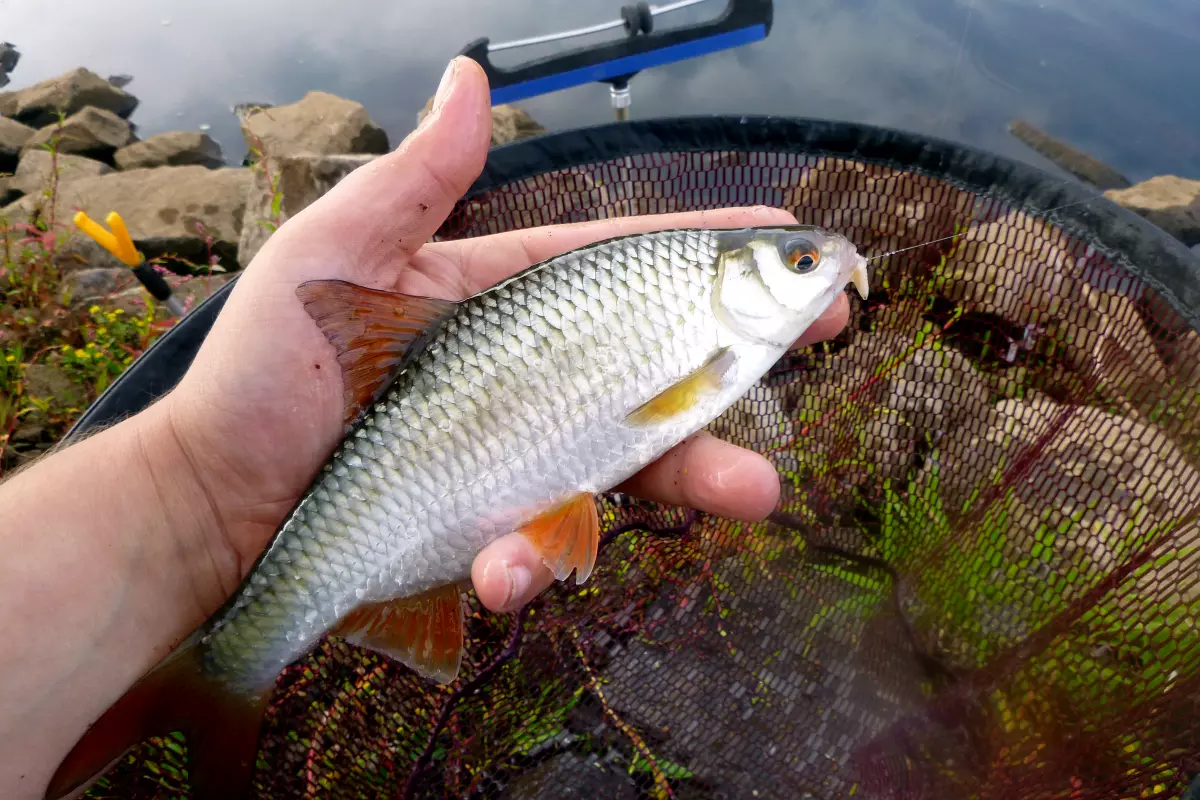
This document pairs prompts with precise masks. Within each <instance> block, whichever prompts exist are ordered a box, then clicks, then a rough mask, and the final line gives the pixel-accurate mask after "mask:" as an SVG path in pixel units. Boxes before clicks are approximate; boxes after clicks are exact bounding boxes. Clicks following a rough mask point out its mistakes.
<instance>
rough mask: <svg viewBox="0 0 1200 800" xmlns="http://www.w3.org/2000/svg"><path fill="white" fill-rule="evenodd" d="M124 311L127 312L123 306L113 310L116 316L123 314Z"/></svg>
mask: <svg viewBox="0 0 1200 800" xmlns="http://www.w3.org/2000/svg"><path fill="white" fill-rule="evenodd" d="M124 313H125V309H123V308H118V309H117V310H115V311H113V316H114V317H119V316H121V315H122V314H124Z"/></svg>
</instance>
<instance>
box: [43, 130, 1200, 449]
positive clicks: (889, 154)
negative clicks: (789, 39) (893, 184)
mask: <svg viewBox="0 0 1200 800" xmlns="http://www.w3.org/2000/svg"><path fill="white" fill-rule="evenodd" d="M720 150H725V151H742V152H776V153H803V154H807V155H822V156H829V157H837V158H847V159H853V160H856V161H862V162H867V163H874V164H879V165H884V166H889V167H893V168H896V169H901V170H905V171H909V172H917V173H920V174H924V175H928V176H930V177H935V178H938V179H940V180H944V181H947V182H949V183H951V184H954V185H956V186H957V187H958V188H960V189H963V190H965V191H969V192H972V193H974V194H981V195H991V196H995V197H998V198H1000V199H1002V200H1004V201H1005V202H1007V203H1008V204H1009V205H1011V206H1013V207H1017V208H1022V209H1024V210H1026V211H1028V212H1029V213H1031V214H1034V215H1036V216H1039V217H1042V218H1044V219H1047V220H1050V221H1052V222H1054V223H1055V224H1056V225H1059V226H1060V227H1062V228H1063V229H1064V230H1066V231H1067V232H1068V233H1071V234H1073V235H1075V236H1077V237H1078V238H1080V239H1083V240H1086V241H1088V242H1090V243H1092V244H1093V245H1094V246H1095V247H1096V248H1097V249H1098V250H1101V251H1102V252H1104V253H1105V254H1106V255H1108V256H1110V257H1111V258H1112V259H1113V260H1114V262H1116V263H1119V264H1121V265H1122V266H1124V267H1126V268H1127V269H1128V270H1129V271H1130V272H1131V273H1132V274H1133V275H1135V276H1137V277H1139V278H1141V279H1142V280H1144V281H1145V282H1146V283H1147V284H1148V285H1150V286H1151V287H1152V288H1154V289H1155V290H1156V291H1158V292H1159V293H1160V294H1161V295H1162V296H1163V298H1164V299H1166V300H1167V302H1168V303H1170V304H1171V305H1172V306H1173V307H1174V308H1175V310H1176V311H1178V312H1179V314H1180V315H1181V316H1182V317H1184V318H1185V319H1186V320H1187V321H1188V323H1189V324H1191V325H1192V327H1193V328H1197V329H1200V262H1198V261H1197V259H1196V257H1195V255H1194V254H1193V253H1192V252H1191V251H1190V250H1189V249H1188V248H1187V247H1185V246H1184V245H1183V243H1182V242H1180V241H1178V240H1176V239H1175V238H1173V237H1171V236H1170V235H1169V234H1167V233H1165V232H1164V231H1162V230H1161V229H1159V228H1157V227H1155V226H1154V225H1152V224H1150V223H1149V222H1147V221H1146V220H1144V219H1143V218H1141V217H1139V216H1138V215H1137V214H1134V213H1132V212H1130V211H1128V210H1126V209H1124V208H1122V207H1120V206H1118V205H1117V204H1115V203H1113V202H1111V201H1109V200H1107V199H1106V198H1104V197H1103V196H1102V195H1099V194H1097V193H1096V192H1093V191H1091V190H1089V189H1087V188H1086V187H1084V186H1083V185H1082V184H1079V183H1075V182H1073V181H1068V180H1061V179H1059V178H1055V177H1053V176H1051V175H1049V174H1047V173H1046V172H1043V171H1042V170H1040V169H1037V168H1036V167H1032V166H1029V165H1027V164H1022V163H1019V162H1016V161H1012V160H1009V159H1006V158H1002V157H1000V156H996V155H992V154H990V153H986V152H983V151H980V150H975V149H973V148H970V147H966V146H963V145H959V144H955V143H953V142H948V141H944V140H941V139H936V138H933V137H928V136H922V135H918V134H913V133H907V132H904V131H897V130H890V129H887V128H878V127H874V126H870V125H860V124H855V123H849V122H828V121H822V120H806V119H793V118H781V117H730V116H700V117H679V118H671V119H659V120H644V121H636V122H617V123H609V124H605V125H599V126H596V127H591V128H581V129H577V130H570V131H564V132H561V133H554V134H547V135H544V136H538V137H534V138H531V139H524V140H522V141H519V142H514V143H512V144H508V145H504V146H502V147H497V148H495V149H494V150H492V151H491V152H490V153H489V154H488V160H487V164H486V165H485V166H484V169H483V172H482V173H481V174H480V176H479V178H478V179H477V180H476V181H475V183H474V185H473V186H472V187H471V190H470V192H468V195H467V196H468V197H471V196H474V195H478V194H481V193H484V192H487V191H490V190H492V189H495V188H497V187H500V186H504V185H506V184H509V183H512V182H514V181H518V180H522V179H525V178H530V177H533V176H535V175H540V174H543V173H546V172H552V171H555V170H560V169H565V168H568V167H572V166H578V165H583V164H591V163H597V162H603V161H608V160H612V159H616V158H622V157H625V156H633V155H647V154H651V153H685V152H696V151H720ZM236 282H237V280H236V277H235V279H234V280H232V281H229V282H228V283H227V284H225V285H224V286H222V287H221V288H220V289H219V290H218V291H217V292H216V293H214V294H213V295H212V296H211V297H210V298H208V299H207V300H206V301H204V303H202V304H201V305H199V306H198V307H197V308H195V309H194V310H193V311H192V312H191V313H189V314H188V315H187V316H186V317H184V319H182V320H181V321H180V322H179V323H178V324H177V325H176V326H175V327H173V328H172V329H171V330H170V331H168V332H167V333H166V334H164V335H163V336H162V337H161V338H159V339H158V341H157V342H155V343H154V345H153V346H151V347H150V348H149V349H148V350H147V351H146V352H145V353H143V354H142V355H141V357H139V358H138V359H137V360H136V361H135V362H134V363H133V364H132V365H131V366H130V367H129V369H127V370H126V371H125V372H124V373H122V374H121V375H120V376H119V377H118V378H117V380H115V381H113V383H112V384H111V385H110V386H109V387H108V389H107V390H105V392H104V393H103V394H102V395H101V396H100V397H99V398H97V399H96V402H95V403H93V404H92V405H91V407H89V408H88V409H87V410H86V411H85V412H84V414H83V415H82V416H81V417H80V419H79V420H78V421H77V422H76V423H75V425H74V427H73V428H72V429H71V430H70V432H68V434H67V438H68V439H71V438H74V437H78V436H81V435H83V434H85V433H87V432H88V431H90V430H93V429H95V428H98V427H103V426H107V425H111V424H112V423H114V422H116V421H118V420H120V419H123V418H125V417H128V416H131V415H133V414H136V413H137V412H139V411H141V410H142V409H143V408H145V407H146V406H148V405H149V404H150V403H152V402H153V401H154V400H155V399H157V398H158V397H161V396H162V395H163V394H165V393H166V392H168V391H169V390H170V389H171V388H173V387H174V386H175V384H176V383H178V382H179V380H180V379H181V378H182V377H183V375H184V373H185V372H186V371H187V369H188V367H190V366H191V363H192V360H193V358H194V357H195V355H196V352H197V350H199V348H200V344H201V343H202V342H203V340H204V337H205V336H207V334H208V331H209V330H210V329H211V328H212V325H213V322H214V321H215V320H216V318H217V315H218V314H219V313H220V311H221V309H222V308H223V307H224V305H225V301H226V299H227V298H228V296H229V292H230V291H231V290H232V289H233V286H234V284H235V283H236Z"/></svg>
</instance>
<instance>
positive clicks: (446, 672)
mask: <svg viewBox="0 0 1200 800" xmlns="http://www.w3.org/2000/svg"><path fill="white" fill-rule="evenodd" d="M333 632H334V633H336V634H337V635H339V636H341V637H342V638H344V639H345V640H346V641H348V642H350V643H351V644H356V645H358V646H360V647H366V648H368V649H370V650H374V651H376V652H378V653H383V654H384V655H386V656H388V657H390V658H394V659H396V660H397V661H399V662H400V663H401V664H404V665H405V666H407V667H409V668H410V669H413V670H416V671H417V672H418V673H420V674H421V675H422V676H424V677H426V678H433V679H434V680H436V681H438V682H439V683H450V682H451V681H453V680H454V679H455V678H456V677H458V667H459V664H460V663H462V652H463V611H462V595H461V594H460V591H459V587H458V585H457V584H448V585H446V586H439V587H437V588H436V589H430V590H429V591H427V592H425V593H424V594H419V595H416V596H414V597H404V598H401V599H399V600H389V601H388V602H385V603H371V604H368V605H364V606H360V607H359V608H357V609H355V610H354V611H352V612H350V613H349V614H348V615H346V617H345V618H344V619H343V620H342V621H341V623H340V624H339V625H338V626H337V628H335V629H334V631H333Z"/></svg>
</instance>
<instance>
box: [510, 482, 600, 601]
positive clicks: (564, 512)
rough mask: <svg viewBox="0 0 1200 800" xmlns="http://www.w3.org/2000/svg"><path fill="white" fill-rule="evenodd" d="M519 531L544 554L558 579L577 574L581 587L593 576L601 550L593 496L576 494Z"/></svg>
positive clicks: (577, 581) (597, 515)
mask: <svg viewBox="0 0 1200 800" xmlns="http://www.w3.org/2000/svg"><path fill="white" fill-rule="evenodd" d="M520 530H521V534H522V535H524V536H525V538H526V539H528V540H529V542H530V543H531V544H532V545H533V546H534V547H536V548H537V549H538V551H539V552H540V553H541V554H542V560H543V561H545V562H546V566H548V567H549V568H550V571H551V572H552V573H554V577H555V579H557V580H560V581H562V580H566V579H567V577H568V576H570V574H571V572H572V571H574V572H575V583H576V584H577V585H578V584H581V583H583V582H584V581H586V580H587V579H588V577H589V576H590V575H591V574H592V569H593V568H594V567H595V566H596V551H597V550H598V549H599V547H600V516H599V514H598V513H597V512H596V498H595V497H594V496H593V495H591V494H588V493H581V494H577V495H575V496H574V497H572V498H571V499H570V500H568V501H567V502H565V503H563V504H561V505H559V506H557V507H555V508H553V509H551V510H550V511H547V512H545V513H544V514H541V515H540V516H538V517H535V518H534V519H532V520H530V521H529V522H527V523H525V525H523V526H522V527H521V529H520Z"/></svg>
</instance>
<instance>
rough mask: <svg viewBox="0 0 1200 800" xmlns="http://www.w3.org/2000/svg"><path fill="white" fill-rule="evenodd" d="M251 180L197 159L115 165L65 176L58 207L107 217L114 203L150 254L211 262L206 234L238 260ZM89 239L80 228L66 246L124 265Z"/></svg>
mask: <svg viewBox="0 0 1200 800" xmlns="http://www.w3.org/2000/svg"><path fill="white" fill-rule="evenodd" d="M251 180H252V176H251V173H250V170H248V169H242V168H224V169H215V170H210V169H205V168H204V167H198V166H191V167H159V168H157V169H135V170H130V171H128V172H114V173H111V174H108V175H101V176H99V177H95V178H84V179H81V180H76V181H71V182H69V183H66V184H64V185H63V186H62V187H61V189H60V191H59V193H58V204H57V207H56V211H55V215H56V218H57V219H69V218H70V216H71V215H72V214H73V213H74V210H75V209H77V208H82V209H83V210H84V211H86V212H87V214H88V216H90V217H92V219H100V220H102V219H104V218H105V216H107V215H108V213H109V212H110V211H117V212H119V213H120V214H121V216H122V218H124V220H125V224H126V226H127V227H128V228H129V233H130V235H131V236H132V237H133V240H134V243H135V244H136V245H137V247H138V249H139V250H140V251H141V252H142V253H143V254H144V255H145V256H146V257H147V258H155V257H159V256H162V257H164V259H166V260H167V261H178V260H184V261H185V262H191V263H193V264H205V263H207V261H208V258H209V250H208V246H207V245H206V238H208V237H211V239H212V254H213V255H216V256H217V257H218V258H219V259H220V260H221V261H222V262H223V263H224V264H226V265H232V264H233V262H234V261H235V259H236V253H237V245H236V243H237V241H238V237H239V235H240V234H241V230H242V214H243V212H244V210H245V203H246V190H247V189H248V188H249V186H250V183H251ZM40 205H41V200H40V198H36V197H23V198H22V199H21V200H19V201H17V202H16V203H13V204H12V205H10V206H8V207H7V208H6V209H3V211H0V213H6V214H7V215H8V217H9V219H16V218H19V217H20V216H21V215H24V216H30V215H32V214H34V213H35V212H36V211H37V210H38V208H39V207H40ZM89 243H90V240H89V239H87V237H85V236H83V234H81V233H78V232H75V231H73V232H72V235H71V237H70V238H69V239H68V241H67V245H66V247H67V248H68V249H70V248H78V251H81V252H85V253H95V256H94V257H93V258H89V259H88V261H89V264H90V266H93V267H103V266H112V267H116V266H120V264H119V262H117V260H116V259H115V258H113V257H111V256H108V255H107V254H105V253H103V251H100V250H99V249H98V246H95V248H94V249H93V245H92V244H89ZM182 266H184V267H186V266H187V264H186V263H185V264H182Z"/></svg>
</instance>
